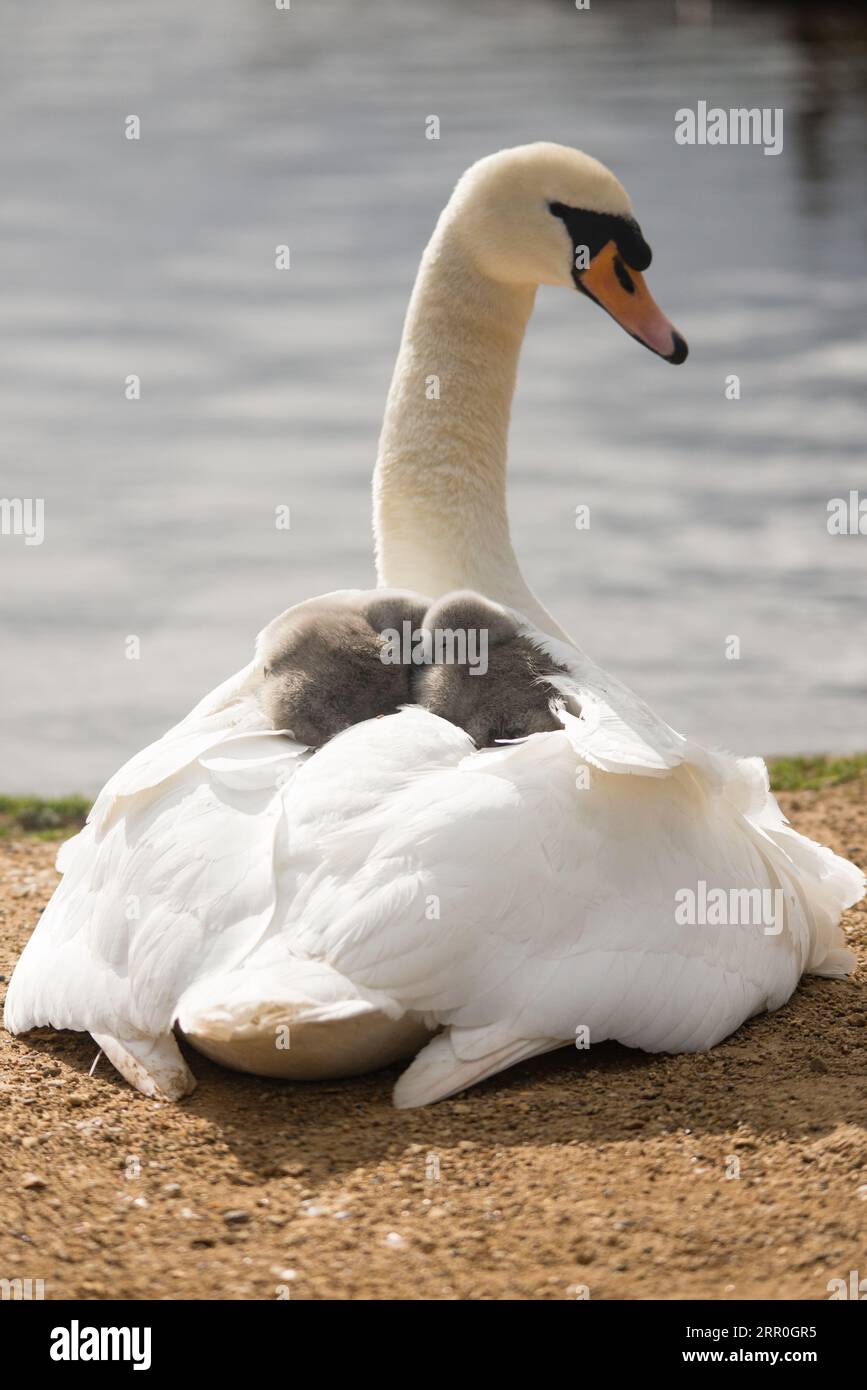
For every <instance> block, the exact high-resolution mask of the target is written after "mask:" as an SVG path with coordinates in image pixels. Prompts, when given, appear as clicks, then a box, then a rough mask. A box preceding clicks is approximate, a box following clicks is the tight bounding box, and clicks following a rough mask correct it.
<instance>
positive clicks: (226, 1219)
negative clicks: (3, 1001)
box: [0, 779, 867, 1299]
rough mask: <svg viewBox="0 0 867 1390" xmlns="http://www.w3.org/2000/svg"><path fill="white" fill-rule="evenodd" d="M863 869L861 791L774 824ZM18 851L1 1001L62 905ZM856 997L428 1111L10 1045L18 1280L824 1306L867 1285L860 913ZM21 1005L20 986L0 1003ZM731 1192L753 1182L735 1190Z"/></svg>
mask: <svg viewBox="0 0 867 1390" xmlns="http://www.w3.org/2000/svg"><path fill="white" fill-rule="evenodd" d="M781 801H782V802H783V805H784V809H785V810H786V811H787V813H788V814H789V815H790V817H791V819H792V820H793V822H794V824H795V825H796V826H797V827H798V828H799V829H802V830H804V831H806V832H807V833H809V834H811V835H813V836H815V838H817V839H820V840H823V841H825V842H826V843H828V844H831V845H832V846H833V847H834V848H835V849H838V850H839V851H841V852H843V853H847V854H848V855H850V856H851V857H852V858H854V859H856V860H858V861H859V862H861V863H864V862H865V860H867V781H865V780H863V779H862V781H861V782H860V783H852V784H849V785H845V786H842V787H839V788H836V789H831V790H827V791H823V792H799V793H796V794H792V795H788V796H783V797H781ZM54 849H55V846H52V845H49V844H45V843H41V842H38V841H34V840H19V841H17V842H8V841H7V842H5V843H4V845H3V847H2V849H0V892H2V898H0V903H2V906H0V976H5V977H7V978H8V975H9V973H10V971H11V967H12V965H13V963H14V961H15V959H16V956H17V954H18V952H19V950H20V949H21V947H22V946H23V945H24V942H25V940H26V938H27V935H28V933H29V932H30V930H31V929H32V927H33V925H34V923H35V921H36V919H37V917H38V915H39V911H40V910H41V908H42V907H43V906H44V905H45V903H46V902H47V900H48V897H49V895H50V892H51V889H52V887H53V884H54V882H55V877H56V876H55V874H54V871H53V868H52V860H53V855H54ZM848 926H849V931H850V935H851V938H852V942H853V944H854V945H855V946H856V948H857V949H858V952H859V958H860V961H861V964H860V966H859V970H858V973H857V974H856V976H855V977H854V978H853V979H852V980H850V981H848V982H832V981H825V980H815V979H814V980H807V981H806V982H805V983H804V984H803V985H802V987H801V988H800V989H799V991H798V992H797V994H796V995H795V997H794V998H793V999H792V1000H791V1002H790V1003H789V1004H788V1005H787V1006H786V1007H785V1008H784V1009H781V1010H780V1011H779V1012H778V1013H777V1014H775V1015H774V1016H772V1017H765V1018H761V1019H755V1020H753V1021H752V1022H751V1023H749V1024H748V1025H746V1026H745V1027H743V1028H741V1029H740V1031H739V1032H738V1033H737V1034H735V1036H734V1037H732V1038H730V1039H729V1040H728V1041H727V1042H725V1043H724V1044H722V1045H721V1046H720V1047H718V1048H716V1049H715V1051H713V1052H712V1053H709V1054H704V1055H701V1056H682V1057H659V1056H657V1057H649V1056H644V1055H642V1054H639V1053H634V1052H631V1051H629V1050H627V1049H625V1048H621V1047H618V1046H615V1045H613V1044H610V1045H605V1046H604V1047H599V1048H596V1049H594V1050H592V1051H591V1052H589V1053H578V1052H576V1051H575V1050H574V1049H568V1050H564V1051H563V1052H560V1053H555V1054H552V1055H550V1056H548V1057H546V1058H541V1059H539V1060H537V1061H535V1062H532V1063H529V1064H527V1065H524V1066H521V1067H518V1068H517V1069H515V1070H514V1071H512V1072H510V1073H507V1074H506V1075H505V1076H499V1077H496V1078H494V1079H493V1080H492V1081H489V1082H487V1083H485V1084H483V1085H482V1086H480V1087H478V1088H477V1089H476V1090H475V1091H472V1092H470V1093H468V1094H465V1095H463V1096H461V1097H458V1098H456V1099H455V1100H452V1101H446V1102H443V1103H442V1104H440V1105H437V1106H434V1107H433V1108H431V1109H428V1110H422V1111H409V1112H399V1111H395V1110H394V1109H392V1106H391V1101H390V1089H391V1085H392V1083H393V1081H394V1077H395V1074H396V1073H394V1072H384V1073H380V1074H378V1075H376V1076H371V1077H368V1078H365V1079H362V1080H353V1081H348V1082H340V1083H331V1084H328V1085H324V1084H307V1085H298V1086H294V1087H290V1086H282V1085H279V1084H277V1083H274V1082H270V1083H269V1082H267V1081H258V1080H255V1079H254V1078H250V1077H240V1076H237V1075H233V1074H231V1073H228V1072H225V1071H221V1070H220V1069H219V1068H218V1067H216V1066H213V1065H211V1064H209V1063H208V1062H206V1061H205V1060H204V1059H203V1058H201V1057H198V1056H196V1055H195V1054H191V1064H192V1066H193V1069H194V1071H195V1073H196V1075H197V1077H198V1078H199V1087H198V1090H197V1091H196V1093H195V1095H194V1096H193V1097H192V1098H191V1099H190V1100H188V1101H186V1102H184V1103H183V1104H181V1105H179V1106H171V1105H167V1104H164V1105H160V1104H157V1103H155V1102H153V1101H149V1100H146V1099H144V1098H143V1097H141V1096H139V1095H137V1094H135V1093H134V1092H132V1091H131V1090H130V1089H129V1088H128V1087H127V1086H126V1085H125V1084H124V1083H123V1082H122V1081H121V1080H120V1078H119V1077H117V1076H116V1075H115V1074H114V1072H113V1071H112V1069H111V1067H110V1066H109V1065H108V1064H107V1062H106V1061H105V1059H104V1058H103V1059H102V1060H101V1061H100V1062H99V1064H98V1066H97V1069H96V1072H95V1075H94V1076H93V1077H92V1078H91V1077H90V1076H89V1075H88V1072H89V1069H90V1067H91V1064H92V1063H93V1060H94V1057H95V1055H96V1048H95V1045H94V1044H93V1043H92V1041H91V1040H90V1039H89V1038H87V1037H83V1036H80V1035H77V1034H71V1033H51V1032H42V1033H39V1034H32V1035H31V1036H30V1037H28V1038H26V1039H17V1040H15V1039H12V1038H10V1037H9V1036H8V1035H6V1034H5V1033H4V1034H0V1166H2V1185H0V1278H8V1279H12V1278H16V1277H17V1278H25V1279H26V1278H31V1279H43V1280H44V1281H45V1297H46V1298H63V1297H79V1298H92V1299H102V1298H143V1299H158V1298H206V1299H210V1298H220V1299H222V1298H230V1299H234V1298H259V1299H272V1298H287V1297H291V1298H301V1299H307V1298H374V1299H388V1298H401V1299H455V1298H459V1299H464V1298H470V1299H480V1298H481V1299H498V1298H517V1299H538V1298H545V1299H570V1298H572V1299H574V1298H576V1297H578V1296H580V1293H581V1287H582V1286H586V1287H587V1288H589V1291H590V1296H591V1297H592V1298H596V1299H600V1298H601V1299H609V1298H706V1299H725V1298H758V1299H781V1298H786V1297H798V1298H808V1299H823V1298H827V1297H828V1294H827V1290H826V1285H827V1282H828V1280H829V1279H831V1278H835V1277H843V1278H848V1272H849V1270H851V1269H857V1270H859V1271H860V1273H861V1275H862V1276H865V1275H867V1139H865V1120H867V1086H865V1073H867V1051H865V1042H867V972H865V966H864V962H865V956H867V912H865V909H864V906H863V905H860V906H859V907H858V908H856V909H855V910H854V911H853V912H851V913H850V914H849V917H848ZM2 992H5V987H3V986H0V993H2ZM736 1172H739V1176H738V1177H735V1176H731V1175H732V1174H734V1173H736Z"/></svg>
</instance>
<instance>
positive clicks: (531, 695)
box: [413, 591, 565, 748]
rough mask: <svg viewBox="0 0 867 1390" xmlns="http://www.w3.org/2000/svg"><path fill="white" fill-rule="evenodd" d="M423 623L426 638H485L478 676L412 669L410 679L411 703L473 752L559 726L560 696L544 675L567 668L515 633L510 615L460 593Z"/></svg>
mask: <svg viewBox="0 0 867 1390" xmlns="http://www.w3.org/2000/svg"><path fill="white" fill-rule="evenodd" d="M424 626H425V628H427V629H428V630H429V631H430V632H431V634H432V637H434V636H435V634H436V632H437V631H439V632H440V633H443V632H448V631H451V632H464V633H467V632H469V631H471V630H473V629H475V630H476V631H477V632H485V633H487V670H486V671H485V672H484V673H482V671H481V663H480V664H479V666H478V668H477V670H476V674H473V671H474V667H473V666H472V665H470V664H469V663H467V662H461V663H449V662H442V661H440V662H433V663H431V664H428V665H424V666H418V667H416V668H415V675H414V678H413V698H414V700H415V702H416V703H417V704H419V705H424V707H425V709H429V710H430V711H431V712H432V713H433V714H438V715H440V716H441V717H442V718H443V719H448V720H450V721H451V723H453V724H457V725H459V726H460V728H462V729H464V730H465V731H466V732H467V733H468V734H469V735H470V737H471V738H472V739H473V741H474V743H475V744H476V746H477V747H478V748H488V747H490V746H492V745H493V744H495V743H496V742H497V741H498V740H500V739H519V738H525V737H526V736H527V735H528V734H537V733H548V732H553V731H555V730H558V729H562V727H563V725H562V723H561V722H560V720H559V719H558V718H557V716H556V714H554V713H553V712H552V710H551V701H552V700H553V699H555V698H556V697H558V692H557V691H556V689H555V688H554V687H553V686H551V685H549V684H548V683H547V681H546V680H545V677H546V676H553V675H558V674H565V668H564V667H562V666H559V665H558V664H557V663H556V662H555V661H553V660H552V659H551V657H549V656H547V655H546V654H545V652H543V651H541V650H540V649H539V648H538V647H537V646H536V645H535V643H533V642H532V641H530V639H529V638H527V637H523V636H520V635H519V633H520V629H519V627H518V624H517V623H516V622H515V620H514V619H513V618H511V617H510V616H509V615H508V614H505V613H503V612H502V611H501V610H500V609H499V608H498V607H496V606H495V605H494V604H492V603H489V602H488V600H487V599H485V598H482V596H481V595H480V594H476V593H473V592H471V591H466V592H463V591H461V592H456V593H452V594H446V596H445V597H444V598H441V599H439V600H438V601H437V602H436V603H434V604H433V605H432V606H431V607H430V608H429V609H428V611H427V613H426V614H425V618H424ZM436 650H437V646H436V643H434V652H435V653H436ZM476 650H477V649H476Z"/></svg>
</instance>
